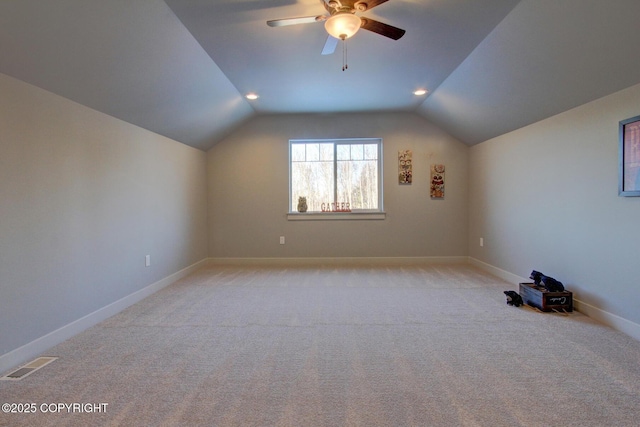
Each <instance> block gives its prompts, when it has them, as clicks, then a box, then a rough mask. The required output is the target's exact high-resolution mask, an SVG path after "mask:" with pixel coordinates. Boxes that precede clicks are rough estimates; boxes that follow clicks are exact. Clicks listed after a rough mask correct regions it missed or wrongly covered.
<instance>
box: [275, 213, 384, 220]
mask: <svg viewBox="0 0 640 427" xmlns="http://www.w3.org/2000/svg"><path fill="white" fill-rule="evenodd" d="M386 216H387V214H386V213H385V212H305V213H299V212H289V213H288V214H287V221H342V220H346V221H352V220H380V219H385V217H386Z"/></svg>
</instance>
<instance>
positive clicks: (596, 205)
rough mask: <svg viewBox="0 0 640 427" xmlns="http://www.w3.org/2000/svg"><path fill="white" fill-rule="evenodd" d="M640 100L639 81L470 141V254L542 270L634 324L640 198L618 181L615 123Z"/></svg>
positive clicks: (524, 271) (635, 110) (634, 111)
mask: <svg viewBox="0 0 640 427" xmlns="http://www.w3.org/2000/svg"><path fill="white" fill-rule="evenodd" d="M639 106H640V85H638V86H634V87H631V88H629V89H627V90H624V91H622V92H618V93H615V94H613V95H610V96H607V97H605V98H602V99H599V100H597V101H594V102H591V103H589V104H585V105H583V106H581V107H578V108H575V109H573V110H570V111H567V112H564V113H562V114H559V115H557V116H554V117H551V118H549V119H547V120H543V121H541V122H538V123H535V124H533V125H530V126H527V127H525V128H522V129H519V130H517V131H514V132H511V133H508V134H505V135H502V136H500V137H498V138H495V139H492V140H489V141H487V142H484V143H482V144H479V145H477V146H474V147H472V148H471V150H470V161H469V163H470V175H469V177H470V187H469V190H470V191H469V194H470V197H469V212H470V214H469V215H470V216H469V224H470V227H469V253H470V255H471V256H472V257H474V258H476V259H479V260H481V261H483V262H486V263H488V264H490V265H493V266H495V267H498V268H500V269H503V270H506V271H508V272H510V273H513V274H515V275H518V276H520V277H528V276H529V273H530V272H531V270H532V269H537V270H540V271H542V272H543V273H546V274H548V275H550V276H553V277H555V278H557V279H559V280H561V281H563V282H564V283H565V285H567V287H568V288H570V290H572V291H573V292H574V296H575V298H577V299H578V300H580V301H581V302H582V303H584V304H583V307H584V308H585V309H588V308H595V309H596V310H604V311H606V312H608V313H610V314H613V315H615V316H620V317H622V318H624V319H627V320H629V321H631V322H634V323H636V325H635V327H636V329H637V326H638V325H637V324H639V323H640V309H639V307H640V292H639V291H638V285H639V284H640V279H638V259H639V258H638V254H639V253H640V226H639V225H640V198H639V197H633V198H630V197H619V196H618V193H617V189H618V122H619V121H620V120H623V119H627V118H630V117H633V116H637V115H639V114H640V107H639ZM480 237H484V247H480V246H479V238H480ZM596 314H597V313H596Z"/></svg>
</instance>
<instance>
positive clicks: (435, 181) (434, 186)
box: [430, 164, 444, 199]
mask: <svg viewBox="0 0 640 427" xmlns="http://www.w3.org/2000/svg"><path fill="white" fill-rule="evenodd" d="M430 193H431V198H432V199H444V165H441V164H438V165H431V186H430Z"/></svg>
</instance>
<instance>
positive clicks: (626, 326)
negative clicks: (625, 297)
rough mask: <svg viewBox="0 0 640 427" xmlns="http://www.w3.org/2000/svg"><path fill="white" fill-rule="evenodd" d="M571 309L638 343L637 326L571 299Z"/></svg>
mask: <svg viewBox="0 0 640 427" xmlns="http://www.w3.org/2000/svg"><path fill="white" fill-rule="evenodd" d="M573 307H574V308H575V309H576V310H578V311H579V312H580V313H582V314H584V315H586V316H589V317H590V318H592V319H594V320H597V321H598V322H600V323H602V324H604V325H607V326H609V327H611V328H613V329H615V330H616V331H620V332H622V333H623V334H626V335H629V336H630V337H633V338H635V339H636V340H638V341H640V325H639V324H637V323H635V322H632V321H631V320H627V319H625V318H623V317H620V316H617V315H615V314H612V313H609V312H608V311H604V310H602V309H599V308H598V307H595V306H593V305H591V304H587V303H586V302H582V301H580V300H576V299H575V298H574V299H573Z"/></svg>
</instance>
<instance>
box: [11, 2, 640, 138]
mask: <svg viewBox="0 0 640 427" xmlns="http://www.w3.org/2000/svg"><path fill="white" fill-rule="evenodd" d="M364 1H365V3H366V0H364ZM325 14H326V10H325V8H324V7H323V5H322V3H321V0H165V1H163V0H126V1H125V0H3V1H0V72H1V73H4V74H7V75H10V76H13V77H15V78H17V79H20V80H23V81H25V82H27V83H30V84H33V85H35V86H38V87H41V88H43V89H45V90H48V91H51V92H54V93H56V94H59V95H61V96H64V97H66V98H68V99H71V100H73V101H76V102H78V103H81V104H83V105H86V106H88V107H90V108H94V109H96V110H98V111H102V112H104V113H106V114H109V115H111V116H114V117H117V118H119V119H122V120H125V121H127V122H130V123H133V124H135V125H138V126H140V127H143V128H146V129H149V130H151V131H154V132H157V133H159V134H162V135H165V136H168V137H170V138H173V139H176V140H178V141H180V142H183V143H185V144H188V145H191V146H193V147H196V148H200V149H203V150H206V149H208V148H210V147H212V146H213V145H215V144H216V143H217V142H218V141H220V140H221V139H222V138H224V137H225V136H226V135H228V134H229V133H230V132H232V131H233V130H235V129H236V128H237V127H238V126H241V124H242V123H244V122H245V121H247V120H250V119H251V118H252V117H254V116H255V115H258V114H282V113H310V112H311V113H314V112H315V113H329V112H330V113H349V112H373V111H407V112H415V113H418V114H420V115H422V116H424V117H425V118H427V119H428V120H430V121H431V122H433V123H435V124H436V125H438V126H440V127H441V128H443V129H444V130H446V131H447V132H449V133H450V134H451V135H453V136H455V137H457V138H458V139H460V140H461V141H463V142H465V143H466V144H469V145H473V144H476V143H479V142H482V141H485V140H487V139H489V138H492V137H494V136H498V135H501V134H503V133H506V132H509V131H511V130H514V129H517V128H519V127H522V126H525V125H527V124H530V123H533V122H535V121H538V120H541V119H544V118H546V117H549V116H552V115H554V114H557V113H560V112H562V111H565V110H567V109H570V108H572V107H575V106H578V105H581V104H584V103H586V102H588V101H591V100H594V99H597V98H599V97H602V96H605V95H607V94H610V93H613V92H616V91H618V90H621V89H624V88H626V87H629V86H632V85H634V84H637V83H640V55H639V54H638V53H637V52H638V51H637V43H638V40H640V25H638V24H637V17H638V16H640V1H638V0H610V1H603V0H521V1H517V0H482V1H477V0H388V1H386V2H382V3H381V4H379V5H378V6H376V7H374V8H372V9H370V10H367V11H365V12H362V13H359V15H360V16H364V17H368V18H370V19H375V20H377V21H380V22H383V23H386V24H390V25H393V26H396V27H400V28H402V29H404V30H406V34H405V35H404V36H403V37H402V38H401V39H399V40H397V41H395V40H391V39H389V38H386V37H383V36H381V35H379V34H376V33H374V32H371V31H366V30H360V31H359V32H358V33H357V34H356V35H355V36H354V37H353V38H351V39H349V40H348V41H347V44H346V55H347V64H348V69H347V70H345V71H342V66H343V46H342V45H341V44H338V46H337V48H336V51H335V53H334V54H332V55H321V51H322V48H323V46H324V44H325V41H326V39H327V34H326V32H325V29H324V26H323V24H322V22H313V23H309V24H302V25H293V26H286V27H278V28H272V27H269V26H267V25H266V21H268V20H274V19H279V18H291V17H302V16H316V15H325ZM419 88H425V89H427V90H428V91H429V92H428V93H427V95H426V96H416V95H414V94H413V91H414V90H416V89H419ZM249 92H255V93H257V94H258V95H259V98H258V99H257V100H255V101H249V100H247V99H246V98H245V97H244V96H245V94H247V93H249ZM327 136H328V137H330V136H331V135H327Z"/></svg>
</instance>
